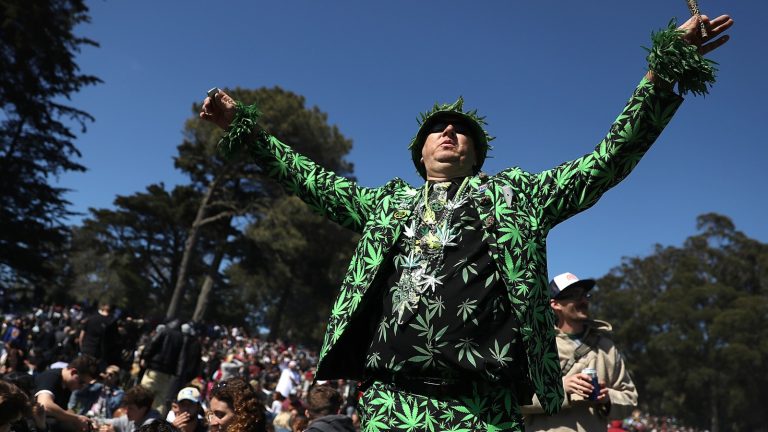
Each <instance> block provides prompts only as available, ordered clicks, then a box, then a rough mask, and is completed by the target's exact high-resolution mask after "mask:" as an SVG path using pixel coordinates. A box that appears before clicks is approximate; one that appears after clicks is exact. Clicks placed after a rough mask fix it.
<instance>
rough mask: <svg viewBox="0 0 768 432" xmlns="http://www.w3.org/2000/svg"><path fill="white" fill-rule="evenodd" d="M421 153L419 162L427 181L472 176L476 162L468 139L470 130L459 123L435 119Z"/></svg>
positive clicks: (471, 142)
mask: <svg viewBox="0 0 768 432" xmlns="http://www.w3.org/2000/svg"><path fill="white" fill-rule="evenodd" d="M428 132H429V133H428V134H427V137H426V139H425V140H424V146H423V147H422V149H421V161H422V163H424V168H425V169H426V171H427V178H430V177H434V176H437V177H442V176H441V174H446V173H447V174H453V175H451V177H458V176H464V175H471V174H472V169H473V167H474V166H475V164H476V162H477V156H476V154H475V144H474V142H473V141H472V138H471V137H470V133H471V129H470V128H469V125H467V123H466V122H465V121H464V120H461V119H457V118H454V119H451V118H446V119H438V120H436V121H433V122H431V125H430V127H429V129H428Z"/></svg>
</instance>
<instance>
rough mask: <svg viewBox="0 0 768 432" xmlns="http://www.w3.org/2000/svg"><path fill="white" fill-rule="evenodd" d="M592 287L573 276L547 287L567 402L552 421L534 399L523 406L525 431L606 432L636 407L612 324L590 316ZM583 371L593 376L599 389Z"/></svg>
mask: <svg viewBox="0 0 768 432" xmlns="http://www.w3.org/2000/svg"><path fill="white" fill-rule="evenodd" d="M594 287H595V280H594V279H579V278H578V277H577V276H576V275H575V274H573V273H562V274H559V275H557V276H555V277H554V279H552V280H551V281H550V282H549V295H550V301H549V304H550V307H551V308H552V310H553V311H554V312H555V317H556V318H557V324H556V329H555V330H556V331H557V335H556V338H555V341H556V343H557V351H558V356H559V358H560V369H561V370H562V373H563V390H564V391H565V396H566V398H565V401H564V402H563V406H562V408H561V410H560V412H559V413H557V414H555V415H552V416H548V415H545V414H544V411H543V409H542V408H541V404H540V403H539V402H538V398H534V401H533V404H532V405H528V406H524V407H522V411H523V413H524V414H525V430H526V431H552V430H557V431H582V430H587V431H592V430H605V429H606V427H607V424H608V420H610V419H620V418H623V417H625V416H627V415H629V413H630V412H631V410H632V409H633V408H634V407H635V406H637V391H636V390H635V385H634V383H633V382H632V378H631V377H630V376H629V372H628V371H627V369H626V366H625V365H624V360H623V359H622V357H621V355H620V354H619V351H618V350H617V349H616V346H615V345H614V343H613V341H612V340H611V325H610V324H609V323H607V322H605V321H599V320H593V319H591V318H590V316H589V302H590V299H591V298H592V295H591V293H590V291H592V289H593V288H594ZM585 369H592V371H593V372H594V373H595V374H596V376H597V385H595V382H594V381H593V380H592V376H590V375H588V374H586V373H584V372H585Z"/></svg>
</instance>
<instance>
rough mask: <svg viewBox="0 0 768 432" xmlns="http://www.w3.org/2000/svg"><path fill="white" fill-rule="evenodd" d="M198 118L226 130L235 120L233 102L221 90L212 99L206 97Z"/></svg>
mask: <svg viewBox="0 0 768 432" xmlns="http://www.w3.org/2000/svg"><path fill="white" fill-rule="evenodd" d="M200 118H201V119H203V120H207V121H209V122H211V123H213V124H215V125H216V126H218V127H220V128H222V129H224V130H226V129H228V128H229V124H230V123H232V120H233V119H234V118H235V100H234V99H232V98H231V97H230V96H229V95H228V94H226V93H224V92H223V91H222V90H219V91H218V92H216V94H214V95H213V98H211V97H206V98H205V100H204V101H203V106H202V109H201V111H200Z"/></svg>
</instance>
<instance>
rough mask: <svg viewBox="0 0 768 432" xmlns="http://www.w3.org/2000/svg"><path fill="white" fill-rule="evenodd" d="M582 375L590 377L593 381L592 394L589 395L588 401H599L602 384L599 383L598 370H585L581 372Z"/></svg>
mask: <svg viewBox="0 0 768 432" xmlns="http://www.w3.org/2000/svg"><path fill="white" fill-rule="evenodd" d="M581 373H583V374H584V375H589V378H590V379H591V380H592V393H590V394H589V398H588V399H589V400H597V397H598V396H600V382H598V381H597V369H595V368H584V369H582V370H581Z"/></svg>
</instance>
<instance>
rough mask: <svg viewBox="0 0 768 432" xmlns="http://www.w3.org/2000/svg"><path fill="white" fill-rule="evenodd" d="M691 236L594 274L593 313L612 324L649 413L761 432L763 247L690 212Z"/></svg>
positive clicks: (767, 253)
mask: <svg viewBox="0 0 768 432" xmlns="http://www.w3.org/2000/svg"><path fill="white" fill-rule="evenodd" d="M698 230H699V233H698V234H696V235H693V236H691V237H689V238H688V239H687V240H686V241H685V243H684V244H683V246H682V247H672V246H661V245H658V246H656V249H655V251H654V253H653V254H651V255H650V256H647V257H637V258H626V259H624V261H623V263H622V264H621V265H620V266H618V267H616V268H614V269H613V270H612V271H611V272H610V273H609V274H608V275H606V276H604V277H602V278H601V279H600V280H599V281H598V286H599V291H598V294H597V295H596V296H595V306H596V308H595V309H596V312H595V315H596V316H599V317H600V318H605V319H606V320H608V321H611V322H612V323H614V328H615V331H616V333H615V336H616V338H617V343H618V345H619V347H620V349H621V351H622V353H623V354H624V356H625V358H626V360H627V364H628V365H629V369H630V371H631V374H632V378H633V380H634V381H635V383H636V385H637V387H638V390H639V393H640V403H641V404H642V405H643V406H645V407H647V409H648V411H649V412H653V413H666V414H671V415H675V416H677V417H679V418H681V419H683V420H684V422H683V423H684V424H689V425H695V426H697V427H699V428H702V429H708V430H710V431H713V432H718V431H754V430H765V425H766V424H768V414H766V412H767V411H766V410H765V409H763V407H762V406H761V405H762V401H765V400H768V399H767V398H768V374H766V373H765V366H766V365H768V325H766V324H767V323H768V244H765V243H761V242H759V241H757V240H754V239H751V238H749V237H747V236H746V235H745V234H744V233H742V232H740V231H738V230H736V228H735V226H734V224H733V222H732V221H731V220H730V219H729V218H727V217H725V216H722V215H718V214H705V215H701V216H699V218H698Z"/></svg>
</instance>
